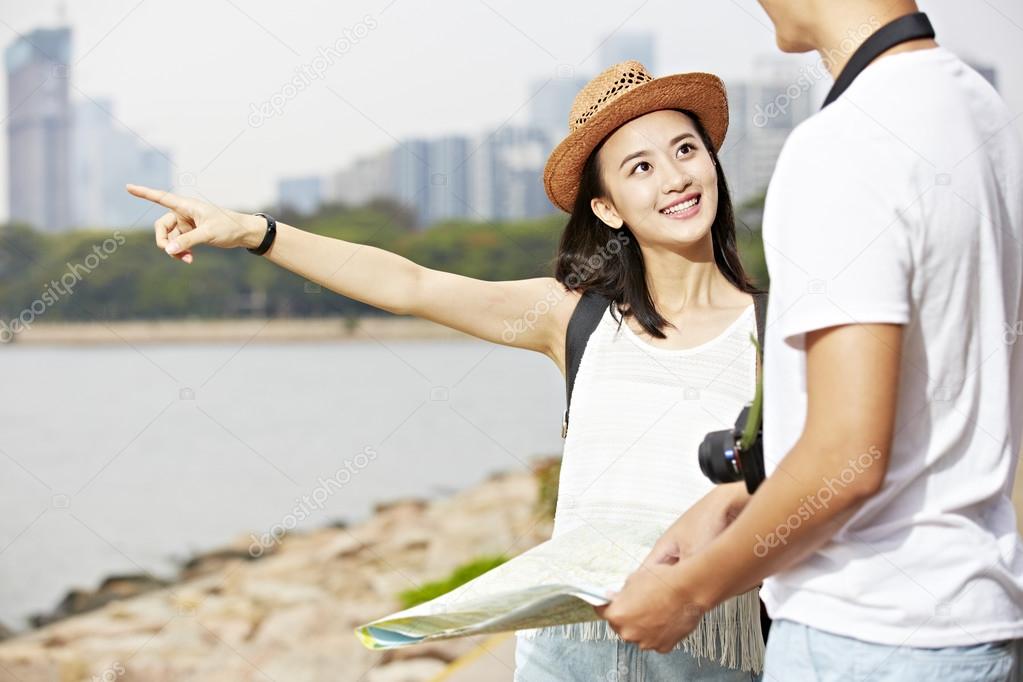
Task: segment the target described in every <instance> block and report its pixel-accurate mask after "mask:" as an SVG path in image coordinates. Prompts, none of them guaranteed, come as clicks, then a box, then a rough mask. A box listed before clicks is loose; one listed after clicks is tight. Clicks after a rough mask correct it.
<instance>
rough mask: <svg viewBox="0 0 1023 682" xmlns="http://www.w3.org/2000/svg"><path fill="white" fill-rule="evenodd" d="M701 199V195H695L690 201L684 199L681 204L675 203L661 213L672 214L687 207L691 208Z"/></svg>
mask: <svg viewBox="0 0 1023 682" xmlns="http://www.w3.org/2000/svg"><path fill="white" fill-rule="evenodd" d="M699 200H700V197H693V198H692V199H690V200H689V201H684V202H682V203H681V204H675V205H674V206H672V207H671V208H666V209H664V210H663V211H661V213H663V214H665V215H671V214H672V213H681V212H682V211H685V210H686V209H690V208H692V207H693V206H696V204H697V202H698V201H699Z"/></svg>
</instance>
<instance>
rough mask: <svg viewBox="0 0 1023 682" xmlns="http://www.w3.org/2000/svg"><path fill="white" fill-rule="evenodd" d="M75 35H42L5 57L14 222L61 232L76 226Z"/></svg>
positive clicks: (14, 46) (61, 31)
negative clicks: (72, 81) (71, 81)
mask: <svg viewBox="0 0 1023 682" xmlns="http://www.w3.org/2000/svg"><path fill="white" fill-rule="evenodd" d="M70 62H71V29H70V28H67V27H62V28H52V29H37V30H35V31H32V32H31V33H29V34H28V35H26V36H22V37H18V38H17V39H15V40H14V42H13V43H11V44H10V45H9V46H8V47H7V49H6V51H5V53H4V63H5V66H6V70H7V150H8V152H7V169H8V197H9V201H10V219H11V220H12V221H22V222H26V223H29V224H30V225H32V226H34V227H36V228H37V229H41V230H46V231H49V232H57V231H62V230H66V229H69V228H70V227H71V224H72V219H73V215H72V205H71V187H70V178H71V124H72V112H71V104H70V101H69V98H68V84H69V78H70V75H71V74H70Z"/></svg>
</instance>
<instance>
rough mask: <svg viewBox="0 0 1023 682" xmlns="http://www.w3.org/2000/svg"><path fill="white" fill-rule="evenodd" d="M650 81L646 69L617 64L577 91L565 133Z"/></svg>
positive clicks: (632, 65)
mask: <svg viewBox="0 0 1023 682" xmlns="http://www.w3.org/2000/svg"><path fill="white" fill-rule="evenodd" d="M653 79H654V77H653V76H651V75H650V74H649V73H648V72H647V70H646V67H645V66H643V65H642V64H640V63H639V62H637V61H635V60H630V61H626V62H621V63H618V64H615V65H614V66H612V67H610V68H608V69H606V70H605V71H603V72H602V73H601V74H600V75H598V76H596V77H594V79H593V80H591V81H590V82H589V83H587V84H586V86H585V87H583V89H582V90H580V91H579V94H578V95H576V96H575V100H574V101H573V102H572V110H571V111H569V113H568V130H569V132H574V131H575V130H577V129H578V128H580V127H581V126H583V125H585V124H586V122H587V121H588V120H590V119H591V118H592V117H593V116H594V115H595V114H597V113H598V112H600V111H601V110H602V109H603V108H605V107H607V106H609V105H610V104H611V103H612V102H614V100H615V99H617V98H618V97H620V96H621V95H622V94H624V93H625V92H627V91H628V90H629V89H630V88H632V87H635V86H637V85H639V84H640V83H646V82H647V81H652V80H653Z"/></svg>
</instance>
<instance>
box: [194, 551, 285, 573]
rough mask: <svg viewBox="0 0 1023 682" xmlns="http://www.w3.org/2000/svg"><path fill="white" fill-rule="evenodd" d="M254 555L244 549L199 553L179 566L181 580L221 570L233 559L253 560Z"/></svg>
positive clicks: (261, 555)
mask: <svg viewBox="0 0 1023 682" xmlns="http://www.w3.org/2000/svg"><path fill="white" fill-rule="evenodd" d="M272 551H273V550H272V549H267V550H266V551H265V552H264V553H263V554H260V557H263V556H266V555H267V554H270V553H271V552H272ZM256 558H257V557H254V556H253V555H252V553H251V552H249V550H248V549H247V548H246V549H235V548H229V549H220V550H216V551H213V552H208V553H206V554H199V555H197V556H194V557H192V558H191V559H189V560H188V561H186V562H185V564H184V565H183V566H182V567H181V574H180V577H181V579H182V580H191V579H192V578H198V577H199V576H203V575H208V574H210V573H216V572H217V571H221V570H223V569H224V567H225V566H227V565H228V564H231V563H233V562H235V561H254V560H255V559H256Z"/></svg>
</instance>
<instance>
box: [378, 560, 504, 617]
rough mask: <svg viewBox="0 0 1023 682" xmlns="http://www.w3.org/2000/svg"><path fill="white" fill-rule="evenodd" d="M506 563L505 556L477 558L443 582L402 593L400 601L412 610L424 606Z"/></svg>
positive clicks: (403, 605) (438, 581) (432, 583)
mask: <svg viewBox="0 0 1023 682" xmlns="http://www.w3.org/2000/svg"><path fill="white" fill-rule="evenodd" d="M506 561H508V557H506V556H505V555H503V554H496V555H492V556H481V557H477V558H475V559H473V560H472V561H470V562H469V563H466V564H462V565H461V566H459V567H458V568H456V569H455V570H454V571H452V572H451V575H449V576H448V577H447V578H445V579H443V580H434V581H433V582H428V583H425V584H423V585H420V586H419V587H416V588H414V589H411V590H405V591H404V592H401V593H400V594H399V595H398V599H400V600H401V605H402V608H405V609H408V608H412V607H413V606H415V605H416V604H422V603H423V602H426V601H430V600H431V599H434V598H436V597H439V596H440V595H442V594H447V593H448V592H450V591H451V590H453V589H455V588H456V587H458V586H459V585H464V584H465V583H467V582H469V581H470V580H472V579H473V578H478V577H479V576H481V575H483V574H484V573H486V572H487V571H489V570H490V569H492V568H497V567H498V566H500V565H501V564H503V563H504V562H506Z"/></svg>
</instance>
